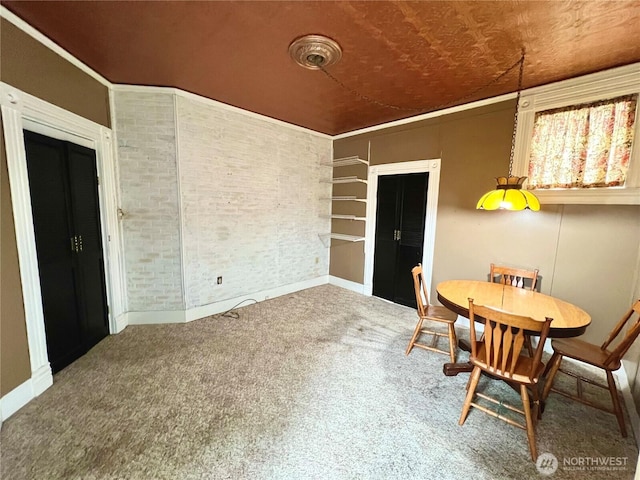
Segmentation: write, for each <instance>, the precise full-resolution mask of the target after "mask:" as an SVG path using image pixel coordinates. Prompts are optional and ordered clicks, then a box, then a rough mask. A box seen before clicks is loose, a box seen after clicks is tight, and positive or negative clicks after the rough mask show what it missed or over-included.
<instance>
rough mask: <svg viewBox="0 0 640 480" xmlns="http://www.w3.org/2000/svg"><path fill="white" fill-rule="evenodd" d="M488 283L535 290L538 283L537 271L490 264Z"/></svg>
mask: <svg viewBox="0 0 640 480" xmlns="http://www.w3.org/2000/svg"><path fill="white" fill-rule="evenodd" d="M489 281H491V282H493V283H502V284H505V285H511V286H512V287H519V288H527V289H529V290H535V289H536V283H537V282H538V269H537V268H536V269H535V270H524V269H521V268H511V267H502V266H499V265H494V264H493V263H492V264H491V271H490V273H489Z"/></svg>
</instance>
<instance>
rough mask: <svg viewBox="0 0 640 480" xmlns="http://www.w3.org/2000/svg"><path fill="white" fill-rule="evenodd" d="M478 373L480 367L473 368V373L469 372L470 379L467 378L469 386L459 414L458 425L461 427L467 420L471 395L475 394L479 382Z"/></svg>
mask: <svg viewBox="0 0 640 480" xmlns="http://www.w3.org/2000/svg"><path fill="white" fill-rule="evenodd" d="M480 372H481V370H480V367H473V372H471V377H470V378H469V381H470V384H469V385H468V389H467V396H466V397H465V399H464V405H463V406H462V413H461V414H460V420H458V425H462V424H463V423H464V421H465V420H466V419H467V415H468V414H469V408H471V401H472V400H473V395H474V394H475V393H476V387H477V386H478V380H480Z"/></svg>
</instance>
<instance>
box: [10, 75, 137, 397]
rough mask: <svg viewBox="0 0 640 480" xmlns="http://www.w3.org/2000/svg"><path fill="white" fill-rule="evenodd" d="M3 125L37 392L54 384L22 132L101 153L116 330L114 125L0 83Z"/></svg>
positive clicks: (120, 274) (120, 305)
mask: <svg viewBox="0 0 640 480" xmlns="http://www.w3.org/2000/svg"><path fill="white" fill-rule="evenodd" d="M0 105H1V109H2V125H3V130H4V141H5V149H6V156H7V168H8V171H9V185H10V190H11V201H12V204H13V217H14V223H15V230H16V243H17V248H18V263H19V265H20V281H21V284H22V295H23V302H24V312H25V321H26V330H27V343H28V347H29V360H30V363H31V380H32V388H33V394H34V396H37V395H39V394H40V393H42V392H43V391H44V390H46V389H47V388H48V387H49V386H51V385H52V383H53V376H52V373H51V366H50V365H49V358H48V354H47V343H46V334H45V327H44V313H43V310H42V292H41V290H40V274H39V271H38V257H37V253H36V243H35V233H34V227H33V213H32V211H31V194H30V191H29V180H28V174H27V162H26V150H25V146H24V134H23V130H25V129H27V130H32V131H35V132H36V133H41V134H43V135H47V136H49V137H53V138H57V139H60V140H67V141H71V142H73V143H78V144H80V145H83V146H86V147H89V148H91V149H92V150H95V152H96V163H97V165H96V167H97V170H98V177H99V186H98V197H99V205H100V223H101V227H102V248H103V253H104V258H105V277H106V278H105V283H106V287H107V302H108V305H109V314H108V318H109V332H110V333H111V334H113V333H117V332H119V331H120V330H122V328H124V325H123V324H121V321H122V320H121V318H124V316H123V315H122V314H123V313H124V312H125V308H126V307H125V299H126V297H125V292H126V290H125V283H124V268H123V258H122V236H121V230H120V225H119V222H118V217H117V208H118V207H117V198H118V197H117V184H116V182H117V176H116V175H117V174H116V164H115V150H114V144H113V140H112V138H113V135H112V131H111V129H109V128H107V127H104V126H102V125H99V124H97V123H95V122H92V121H91V120H87V119H86V118H83V117H80V116H79V115H76V114H74V113H71V112H69V111H66V110H64V109H62V108H60V107H57V106H55V105H52V104H50V103H48V102H46V101H44V100H41V99H39V98H37V97H34V96H32V95H29V94H28V93H25V92H23V91H21V90H19V89H17V88H15V87H12V86H10V85H7V84H6V83H4V82H0Z"/></svg>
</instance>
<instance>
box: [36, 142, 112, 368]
mask: <svg viewBox="0 0 640 480" xmlns="http://www.w3.org/2000/svg"><path fill="white" fill-rule="evenodd" d="M25 147H26V153H27V171H28V176H29V189H30V192H31V209H32V212H33V224H34V231H35V240H36V251H37V256H38V268H39V273H40V288H41V291H42V307H43V311H44V322H45V332H46V337H47V352H48V355H49V362H50V363H51V368H52V370H53V371H54V372H57V371H59V370H61V369H62V368H64V367H66V366H67V365H68V364H69V363H71V362H73V361H74V360H76V359H77V358H78V357H80V356H82V355H83V354H85V353H86V352H87V351H88V350H89V349H90V348H91V347H93V346H94V345H95V344H96V343H98V342H99V341H100V340H102V339H103V338H104V337H105V336H106V335H108V333H109V329H108V323H107V322H108V320H107V302H106V285H105V275H104V273H105V272H104V256H103V252H102V242H101V231H100V210H99V203H98V183H97V171H96V156H95V152H94V151H93V150H91V149H88V148H85V147H82V146H79V145H75V144H73V143H70V142H65V141H62V140H57V139H53V138H48V137H45V136H43V135H40V134H37V133H33V132H27V131H25Z"/></svg>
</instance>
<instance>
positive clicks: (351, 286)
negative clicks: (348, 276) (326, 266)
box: [329, 275, 365, 295]
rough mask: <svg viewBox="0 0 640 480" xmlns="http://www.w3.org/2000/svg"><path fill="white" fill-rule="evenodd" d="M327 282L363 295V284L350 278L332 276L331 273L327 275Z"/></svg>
mask: <svg viewBox="0 0 640 480" xmlns="http://www.w3.org/2000/svg"><path fill="white" fill-rule="evenodd" d="M329 283H330V284H331V285H335V286H337V287H342V288H346V289H347V290H351V291H353V292H356V293H360V294H362V295H365V293H364V285H363V284H362V283H356V282H352V281H351V280H345V279H344V278H340V277H334V276H333V275H329Z"/></svg>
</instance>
